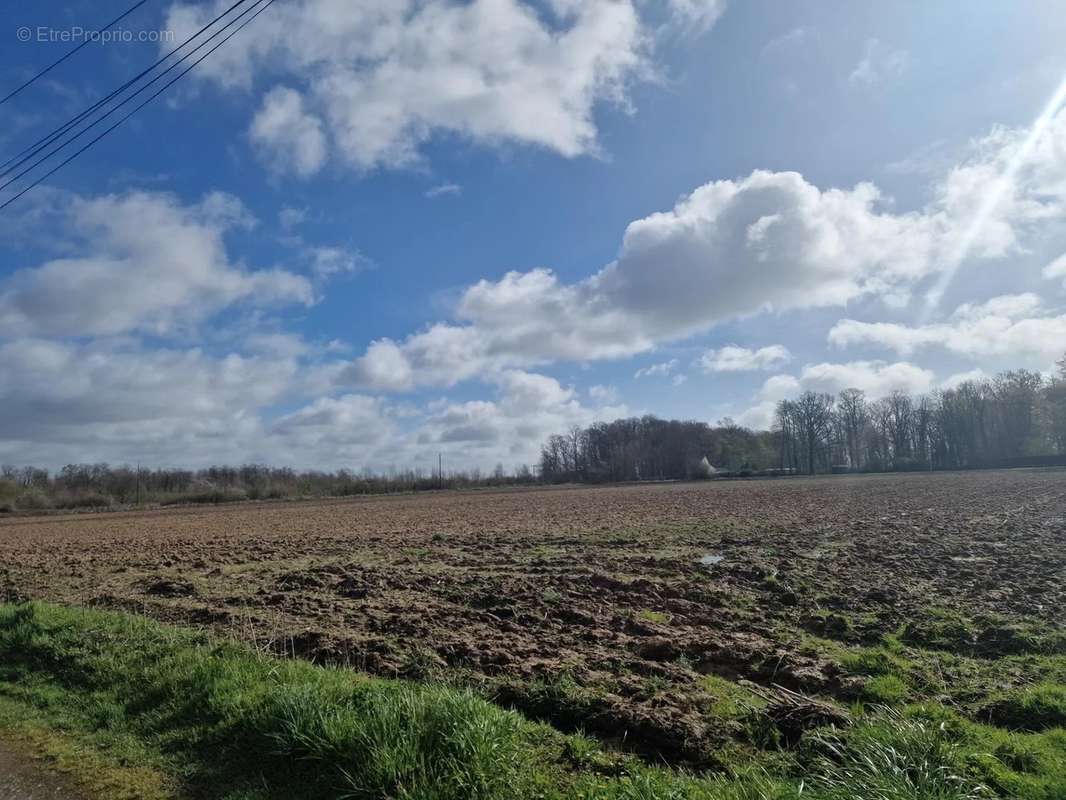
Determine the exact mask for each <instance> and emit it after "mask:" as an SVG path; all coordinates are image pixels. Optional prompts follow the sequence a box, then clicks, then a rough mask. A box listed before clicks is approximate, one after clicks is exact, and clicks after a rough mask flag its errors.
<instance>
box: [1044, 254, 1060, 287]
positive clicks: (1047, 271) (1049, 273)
mask: <svg viewBox="0 0 1066 800" xmlns="http://www.w3.org/2000/svg"><path fill="white" fill-rule="evenodd" d="M1041 274H1042V275H1043V276H1044V277H1045V278H1047V279H1048V280H1055V279H1056V278H1066V255H1061V256H1059V257H1058V258H1056V259H1055V260H1054V261H1052V262H1051V263H1050V264H1048V265H1047V266H1046V267H1044V269H1043V272H1042V273H1041ZM1063 285H1064V286H1066V282H1064V283H1063Z"/></svg>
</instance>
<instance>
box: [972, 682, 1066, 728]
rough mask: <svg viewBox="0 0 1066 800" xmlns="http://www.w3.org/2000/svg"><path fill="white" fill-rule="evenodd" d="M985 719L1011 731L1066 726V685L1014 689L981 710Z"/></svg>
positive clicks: (1049, 684) (1054, 684)
mask: <svg viewBox="0 0 1066 800" xmlns="http://www.w3.org/2000/svg"><path fill="white" fill-rule="evenodd" d="M982 716H984V717H986V718H987V719H988V720H989V721H990V722H992V723H994V724H995V725H998V726H1000V727H1003V728H1010V729H1012V730H1023V731H1042V730H1047V729H1049V728H1063V727H1066V686H1064V685H1062V684H1057V683H1047V682H1045V683H1039V684H1037V685H1036V686H1029V687H1026V688H1023V689H1015V690H1014V691H1011V692H1007V693H1005V694H1003V695H1001V696H999V697H997V698H995V699H993V700H992V701H991V702H990V703H989V704H988V705H986V706H985V707H984V708H983V709H982Z"/></svg>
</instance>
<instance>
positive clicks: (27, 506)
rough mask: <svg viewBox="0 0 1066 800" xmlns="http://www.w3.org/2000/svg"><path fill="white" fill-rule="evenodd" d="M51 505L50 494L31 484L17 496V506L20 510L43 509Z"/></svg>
mask: <svg viewBox="0 0 1066 800" xmlns="http://www.w3.org/2000/svg"><path fill="white" fill-rule="evenodd" d="M51 507H52V501H51V500H49V499H48V495H46V494H45V493H44V492H42V491H41V490H40V489H38V488H37V487H35V486H29V487H27V488H25V489H23V490H22V491H20V492H19V493H18V494H17V495H16V496H15V508H17V509H18V510H20V511H43V510H44V509H47V508H51Z"/></svg>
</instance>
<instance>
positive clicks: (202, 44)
mask: <svg viewBox="0 0 1066 800" xmlns="http://www.w3.org/2000/svg"><path fill="white" fill-rule="evenodd" d="M244 2H246V0H239V2H238V3H237V4H236V5H240V4H241V3H244ZM262 2H263V0H255V2H253V3H252V5H250V6H249V7H248V8H246V9H244V11H242V12H241V13H240V14H238V15H237V16H236V17H234V18H233V19H231V20H230V21H229V22H227V23H226V24H225V25H223V26H222V27H221V28H219V29H218V30H217V31H215V32H214V33H213V34H211V35H210V36H209V37H207V39H205V40H204V41H202V42H200V44H198V45H197V46H196V47H194V48H193V49H192V50H190V51H189V52H188V53H186V54H185V55H183V56H182V57H181V58H180V59H178V60H177V61H175V62H174V63H173V64H171V65H170V66H169V67H167V68H166V69H165V70H163V71H162V72H161V73H159V74H158V75H156V76H155V77H154V78H152V80H150V81H148V83H146V84H144V86H142V87H140V88H139V89H138V90H137V91H135V92H134V93H133V94H131V95H130V96H129V97H126V98H124V99H123V100H122V102H120V103H119V104H118V105H116V106H114V107H113V108H110V109H108V110H107V111H106V112H105V113H104V114H103V115H102V116H99V117H97V118H96V119H95V120H93V121H92V122H91V123H89V124H88V125H86V126H85V127H84V128H82V129H81V130H80V131H78V132H76V133H75V134H74V135H73V136H71V137H70V138H68V139H67V140H66V141H65V142H62V143H61V144H60V145H59V146H58V147H54V148H52V149H51V150H50V151H49V152H47V153H45V154H44V155H43V156H41V157H40V158H38V159H37V160H36V161H34V162H33V163H32V164H30V165H29V166H28V167H26V168H25V169H24V170H22V171H21V172H19V173H18V174H17V175H14V176H12V177H11V178H9V179H8V180H6V181H4V183H0V191H3V190H4V189H6V188H7V187H8V186H10V185H11V184H13V183H14V182H15V181H17V180H19V178H21V177H23V176H24V175H26V174H27V173H29V172H32V171H33V170H35V169H36V168H37V167H39V166H40V165H41V164H43V163H44V162H45V161H47V160H48V159H50V158H51V157H52V156H54V155H55V154H56V153H58V152H59V151H60V150H64V149H65V148H66V147H67V146H68V145H70V144H72V143H74V142H76V141H77V140H78V139H80V138H81V137H82V136H84V135H85V134H86V133H88V132H89V131H90V130H92V129H93V128H95V127H96V126H97V125H99V124H100V123H101V122H103V121H104V120H105V119H107V118H108V117H110V116H111V115H112V114H114V113H115V112H116V111H118V110H119V109H120V108H122V107H123V106H124V105H126V104H127V103H129V102H131V101H132V100H133V99H134V98H136V97H137V95H139V94H141V92H143V91H144V90H145V89H147V88H149V87H150V86H152V85H153V84H154V83H156V82H157V81H159V80H160V79H162V78H163V77H165V76H166V75H167V74H168V73H169V72H171V71H172V70H174V69H175V68H176V67H178V66H180V65H181V64H182V63H184V62H185V61H186V60H187V59H189V58H190V57H191V56H193V55H195V54H196V53H197V52H198V51H200V50H201V49H202V48H203V47H205V46H206V45H207V44H209V43H210V42H211V41H212V40H213V39H215V38H217V37H218V36H219V35H220V34H222V33H223V32H224V31H225V30H226V29H227V28H230V27H232V26H233V25H234V24H235V23H236V22H238V21H239V20H240V19H241V18H242V17H244V16H246V15H247V14H248V13H249V12H251V11H252V10H253V9H254V8H255V7H256V6H258V5H260V4H261V3H262ZM264 8H265V6H264ZM167 85H168V86H169V84H167ZM53 141H55V140H53ZM36 152H40V149H38V150H37V151H36ZM31 157H32V156H29V155H28V156H25V157H24V158H22V159H21V160H20V161H19V162H18V163H16V164H14V165H12V167H11V168H10V169H8V170H6V171H5V172H4V173H3V174H4V175H6V174H8V173H10V172H11V171H12V170H14V169H16V168H17V167H18V166H19V165H21V164H23V163H25V162H26V161H28V160H29V159H30V158H31Z"/></svg>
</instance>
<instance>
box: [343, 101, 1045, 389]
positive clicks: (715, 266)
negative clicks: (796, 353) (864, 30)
mask: <svg viewBox="0 0 1066 800" xmlns="http://www.w3.org/2000/svg"><path fill="white" fill-rule="evenodd" d="M1064 143H1066V110H1064V111H1061V112H1059V113H1058V115H1056V116H1053V117H1052V118H1051V119H1050V121H1049V122H1048V124H1047V125H1045V126H1042V127H1041V128H1040V130H1039V131H1037V132H1036V134H1035V136H1030V135H1029V134H1028V133H1027V132H1025V131H1010V130H1005V129H997V130H995V131H993V133H992V134H990V135H989V136H986V137H984V138H982V139H980V140H978V141H977V142H975V144H974V149H973V152H972V154H971V156H970V157H969V158H968V159H967V160H966V161H964V162H963V163H961V164H959V165H958V166H956V167H955V168H953V169H952V170H951V171H950V172H949V173H948V174H947V175H946V176H945V178H944V179H943V180H942V181H941V182H940V183H938V184H937V185H936V187H935V194H934V199H933V200H932V202H930V203H929V204H928V205H927V206H926V207H924V208H922V209H920V210H916V211H911V212H907V213H900V212H896V211H894V210H892V206H891V203H890V202H888V201H885V200H884V199H883V198H882V197H881V194H880V192H879V190H878V189H877V188H876V187H875V186H874V185H872V184H870V183H860V184H858V185H856V186H854V187H852V188H850V189H820V188H819V187H817V186H814V185H813V184H811V183H809V182H808V181H807V180H805V179H804V178H803V176H802V175H800V174H798V173H795V172H767V171H761V170H760V171H756V172H753V173H752V174H751V175H749V176H748V177H746V178H740V179H736V180H719V181H713V182H710V183H707V184H704V185H703V186H700V187H699V188H697V189H696V190H695V191H693V192H692V193H691V194H689V195H687V196H685V197H682V198H681V199H680V200H679V201H678V202H677V204H676V205H675V206H674V208H672V209H671V210H669V211H665V212H661V213H655V214H651V215H649V216H647V217H645V218H643V219H639V220H636V221H634V222H632V223H630V225H629V226H628V227H627V229H626V231H625V235H624V237H623V240H622V245H621V248H620V251H619V255H618V258H617V259H616V260H615V261H614V262H612V263H610V264H608V265H607V266H605V267H603V268H602V269H601V270H599V271H598V272H596V273H594V274H592V275H591V276H590V277H588V278H586V279H585V280H581V281H578V282H575V283H563V282H561V281H560V280H559V278H558V277H557V276H556V275H555V274H554V273H553V272H552V271H551V270H549V269H544V268H537V269H533V270H530V271H527V272H509V273H507V274H506V275H504V276H503V277H502V278H501V279H499V280H497V281H490V280H482V281H479V282H478V283H476V284H474V285H473V286H470V287H469V288H468V289H467V290H466V291H465V292H464V293H463V294H462V296H461V298H460V300H459V302H458V303H457V305H456V309H455V320H454V321H449V322H439V323H436V324H433V325H430V326H429V327H427V328H426V329H425V330H423V331H422V332H419V333H416V334H413V335H411V336H409V337H407V338H406V339H404V340H401V341H391V340H389V341H387V342H379V343H377V344H376V346H375V352H370V351H368V353H367V354H366V356H364V357H363V358H362V359H360V360H359V361H357V362H356V363H355V364H354V365H352V368H351V369H349V370H345V371H340V372H339V373H338V374H339V375H340V377H341V378H342V384H341V385H352V386H359V387H363V388H392V389H394V388H397V387H398V386H400V385H403V386H405V387H406V388H411V387H413V386H416V385H451V384H454V383H456V382H458V381H462V380H466V379H468V378H471V377H476V376H484V375H490V374H492V373H494V372H497V371H499V370H502V369H510V368H522V369H525V368H530V367H535V366H539V365H543V364H548V363H551V362H554V361H558V360H568V361H589V360H596V359H613V358H623V357H628V356H632V355H635V354H638V353H643V352H648V351H651V350H653V349H655V348H656V347H658V346H660V345H662V344H663V343H666V342H670V341H675V340H679V339H683V338H685V337H688V336H691V335H694V334H697V333H701V332H703V331H706V330H708V329H709V328H711V327H712V326H713V325H715V324H717V323H719V322H722V321H725V320H733V319H737V318H742V317H746V316H751V315H755V314H759V313H765V312H782V311H789V310H799V309H810V308H819V307H832V306H841V305H844V304H847V303H850V302H852V301H854V300H857V299H859V298H863V297H873V296H877V297H879V298H881V299H882V300H883V302H885V303H886V304H889V305H891V306H893V307H901V306H905V305H906V304H907V302H908V301H909V298H910V295H911V293H912V292H913V291H914V289H915V287H917V286H919V285H920V284H921V283H922V282H923V281H926V280H929V279H931V278H939V279H941V280H943V279H944V278H945V277H949V276H950V274H951V273H953V271H954V269H955V268H956V267H957V266H958V265H959V264H961V263H963V261H973V260H976V259H999V258H1004V257H1007V256H1010V255H1012V254H1015V253H1018V252H1021V251H1022V250H1023V249H1024V247H1025V245H1026V243H1027V240H1028V238H1029V237H1030V236H1032V235H1033V234H1034V232H1039V231H1042V230H1043V228H1042V226H1046V225H1057V224H1059V222H1058V221H1059V220H1060V219H1061V217H1062V213H1061V212H1062V210H1063V209H1064V208H1066V202H1064V201H1066V161H1064V160H1063V159H1061V158H1060V157H1059V155H1058V154H1059V153H1060V152H1061V150H1062V147H1063V145H1064ZM988 192H992V193H993V194H995V196H996V198H997V200H996V202H995V203H994V204H992V205H988V204H987V203H984V201H983V200H982V199H981V198H982V197H983V196H984V195H986V194H987V193H988ZM975 218H979V219H980V220H981V225H980V226H975V225H974V220H975ZM386 345H387V349H386ZM386 352H387V354H388V356H389V358H390V364H391V367H390V370H388V371H390V372H394V371H397V370H398V371H400V372H401V373H402V374H403V376H404V377H403V380H402V381H396V380H388V381H385V382H380V381H378V382H375V381H374V380H373V378H374V377H375V376H376V375H378V374H380V373H381V372H382V370H381V369H379V368H376V367H375V366H374V365H373V364H372V363H370V362H372V361H373V360H375V359H376V358H379V357H381V356H383V355H385V354H386Z"/></svg>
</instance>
